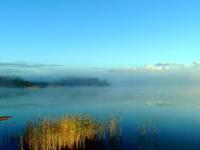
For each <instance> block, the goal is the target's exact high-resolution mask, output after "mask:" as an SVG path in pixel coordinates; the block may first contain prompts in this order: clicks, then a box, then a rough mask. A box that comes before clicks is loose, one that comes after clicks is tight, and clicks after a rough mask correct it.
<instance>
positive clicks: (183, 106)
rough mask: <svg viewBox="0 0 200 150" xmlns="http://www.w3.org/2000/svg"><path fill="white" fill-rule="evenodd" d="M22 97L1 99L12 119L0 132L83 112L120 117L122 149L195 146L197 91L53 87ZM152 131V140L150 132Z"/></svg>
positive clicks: (198, 121) (3, 112) (199, 125)
mask: <svg viewBox="0 0 200 150" xmlns="http://www.w3.org/2000/svg"><path fill="white" fill-rule="evenodd" d="M199 89H200V88H199ZM4 92H5V91H4ZM25 93H26V94H21V95H18V96H11V97H6V98H5V99H4V98H0V102H1V105H0V108H1V115H11V116H13V118H12V119H10V120H8V121H5V122H0V131H1V132H0V134H3V133H5V134H6V132H13V131H16V130H20V129H22V128H23V127H24V125H25V123H26V122H27V120H32V119H34V118H36V117H39V116H63V115H64V114H69V113H70V114H77V113H83V114H90V115H92V116H95V117H97V118H99V117H100V118H109V117H110V116H112V115H115V116H117V117H121V118H122V127H123V137H124V139H125V140H124V146H125V147H126V148H127V149H129V148H131V147H135V146H137V145H142V146H143V149H145V148H144V147H145V146H144V145H146V146H147V147H149V146H148V145H151V146H152V144H155V145H156V148H157V149H162V150H163V149H187V150H188V149H198V148H200V145H198V143H199V141H200V140H199V139H200V134H199V133H200V118H199V116H200V111H199V108H198V107H199V104H200V101H199V96H200V94H199V93H198V89H197V88H195V89H190V88H186V87H185V88H184V87H182V88H180V87H171V88H170V87H165V88H164V87H159V88H156V87H151V88H150V87H148V88H144V87H138V88H136V87H135V88H94V89H91V88H74V89H69V88H65V89H63V88H57V89H34V90H29V91H28V92H27V91H26V92H25ZM140 129H142V130H147V131H148V132H147V134H146V135H145V136H141V135H140ZM154 129H156V131H157V134H156V136H154V135H152V134H151V131H154ZM151 136H152V137H151ZM152 138H153V139H152ZM141 139H145V140H146V141H150V142H146V143H145V142H144V141H145V140H144V141H142V142H143V143H142V142H141ZM152 141H154V143H151V142H152Z"/></svg>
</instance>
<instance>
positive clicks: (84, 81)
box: [0, 76, 110, 88]
mask: <svg viewBox="0 0 200 150" xmlns="http://www.w3.org/2000/svg"><path fill="white" fill-rule="evenodd" d="M109 85H110V83H109V82H107V81H106V80H100V79H98V78H64V79H60V80H57V81H54V82H39V81H38V82H35V81H27V80H24V79H21V78H16V77H5V76H0V87H17V88H20V87H21V88H25V87H47V86H67V87H78V86H93V87H95V86H109Z"/></svg>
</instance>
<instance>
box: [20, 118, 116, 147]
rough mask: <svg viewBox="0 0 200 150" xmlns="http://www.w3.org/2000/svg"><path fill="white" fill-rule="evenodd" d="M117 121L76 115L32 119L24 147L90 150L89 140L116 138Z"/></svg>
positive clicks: (24, 137) (27, 128) (22, 145)
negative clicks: (88, 149)
mask: <svg viewBox="0 0 200 150" xmlns="http://www.w3.org/2000/svg"><path fill="white" fill-rule="evenodd" d="M116 134H117V120H116V119H115V118H111V119H110V120H108V121H102V120H97V119H94V118H92V117H89V116H84V115H75V116H64V117H62V118H48V119H37V120H36V121H31V122H28V124H27V127H26V129H25V132H24V134H23V135H22V136H21V137H20V147H21V150H24V149H27V150H73V149H86V146H87V144H88V143H91V142H93V143H95V142H99V141H103V140H105V136H107V135H108V137H109V138H114V137H115V136H116Z"/></svg>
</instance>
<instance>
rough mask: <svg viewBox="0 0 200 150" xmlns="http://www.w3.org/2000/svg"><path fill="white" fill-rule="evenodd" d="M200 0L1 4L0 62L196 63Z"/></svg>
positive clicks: (21, 0)
mask: <svg viewBox="0 0 200 150" xmlns="http://www.w3.org/2000/svg"><path fill="white" fill-rule="evenodd" d="M199 6H200V1H199V0H130V1H128V0H17V1H16V0H2V1H0V61H1V62H29V63H41V64H62V65H66V66H70V67H122V66H134V65H136V66H137V65H144V64H154V63H158V62H173V63H184V64H187V63H191V62H193V61H196V60H199V59H200V41H199V40H200V19H199V16H200V9H199Z"/></svg>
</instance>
